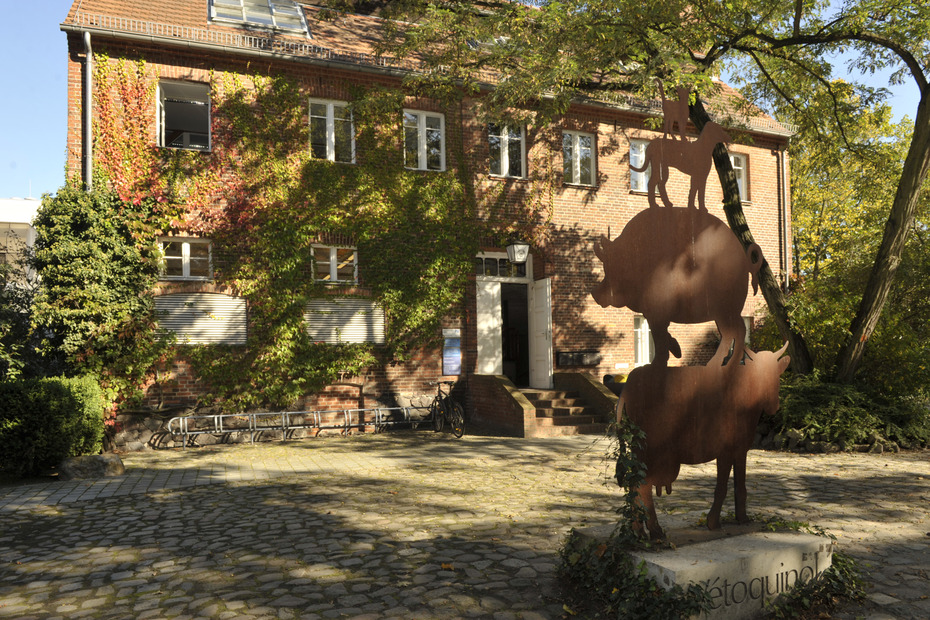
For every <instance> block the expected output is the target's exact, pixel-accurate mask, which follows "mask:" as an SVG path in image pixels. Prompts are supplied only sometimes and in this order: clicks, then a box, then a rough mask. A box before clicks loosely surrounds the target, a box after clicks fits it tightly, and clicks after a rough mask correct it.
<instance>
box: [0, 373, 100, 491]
mask: <svg viewBox="0 0 930 620" xmlns="http://www.w3.org/2000/svg"><path fill="white" fill-rule="evenodd" d="M103 411H104V399H103V394H102V393H101V391H100V386H99V385H98V384H97V381H96V379H95V378H94V377H91V376H84V377H76V378H64V377H53V378H47V379H26V380H21V381H10V382H5V383H0V470H4V471H6V472H9V473H11V474H14V475H17V476H24V475H31V474H37V473H39V472H41V471H42V470H43V469H46V468H48V467H52V466H54V465H57V464H58V463H59V462H60V461H61V460H62V459H64V458H66V457H69V456H80V455H82V454H96V453H98V452H100V449H101V447H102V445H103Z"/></svg>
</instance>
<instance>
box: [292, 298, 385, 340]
mask: <svg viewBox="0 0 930 620" xmlns="http://www.w3.org/2000/svg"><path fill="white" fill-rule="evenodd" d="M304 321H305V322H306V324H307V334H308V335H309V336H310V339H311V340H313V341H314V342H326V343H329V344H336V343H340V342H372V343H375V344H384V308H382V307H381V305H380V304H378V303H376V302H374V301H372V300H370V299H363V298H358V297H351V298H325V299H314V300H312V301H310V303H308V304H307V307H306V310H305V312H304Z"/></svg>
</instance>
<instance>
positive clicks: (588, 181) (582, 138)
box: [562, 131, 595, 185]
mask: <svg viewBox="0 0 930 620" xmlns="http://www.w3.org/2000/svg"><path fill="white" fill-rule="evenodd" d="M562 166H563V171H564V181H565V183H570V184H572V185H594V172H595V171H594V136H592V135H591V134H587V133H578V132H577V131H565V132H563V133H562Z"/></svg>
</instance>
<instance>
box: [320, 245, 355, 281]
mask: <svg viewBox="0 0 930 620" xmlns="http://www.w3.org/2000/svg"><path fill="white" fill-rule="evenodd" d="M320 249H328V250H329V278H328V279H327V278H320V277H319V270H318V263H317V262H316V251H317V250H320ZM313 250H314V252H313V256H314V265H313V279H314V280H315V281H317V282H325V283H327V284H343V285H344V284H358V249H356V248H355V247H353V246H350V245H321V244H314V246H313ZM337 250H352V279H351V280H340V279H339V260H338V258H337V257H338V252H337Z"/></svg>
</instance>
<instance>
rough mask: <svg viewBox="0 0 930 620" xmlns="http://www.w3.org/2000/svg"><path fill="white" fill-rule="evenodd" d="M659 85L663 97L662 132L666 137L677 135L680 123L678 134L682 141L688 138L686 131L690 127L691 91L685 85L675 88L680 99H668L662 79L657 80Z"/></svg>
mask: <svg viewBox="0 0 930 620" xmlns="http://www.w3.org/2000/svg"><path fill="white" fill-rule="evenodd" d="M656 84H658V86H659V96H660V97H661V98H662V118H663V122H662V133H663V137H664V138H668V137H672V138H674V137H675V133H674V128H675V125H676V124H677V125H678V135H679V136H680V137H681V139H682V141H685V140H687V139H688V138H687V137H686V136H685V132H686V131H687V128H688V114H689V110H688V101H689V100H690V98H691V95H690V91H689V90H688V89H687V88H685V87H684V86H679V87H678V88H676V89H675V94H677V95H678V99H666V98H665V89H664V88H663V87H662V80H656Z"/></svg>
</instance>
